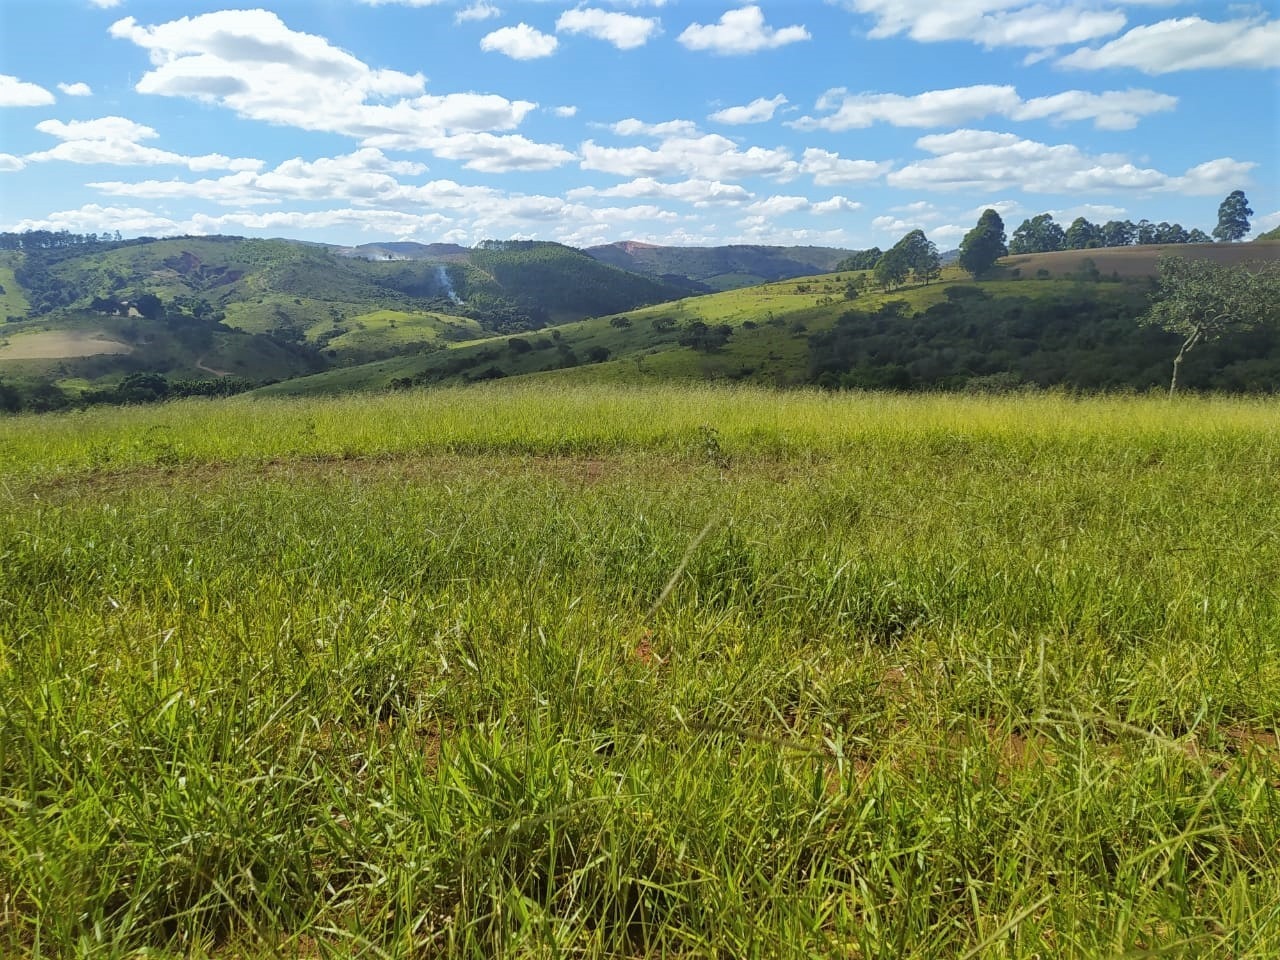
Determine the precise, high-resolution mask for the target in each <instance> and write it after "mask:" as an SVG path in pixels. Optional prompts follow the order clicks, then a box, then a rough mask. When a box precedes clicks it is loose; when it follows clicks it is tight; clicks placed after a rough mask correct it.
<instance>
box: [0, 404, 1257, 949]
mask: <svg viewBox="0 0 1280 960" xmlns="http://www.w3.org/2000/svg"><path fill="white" fill-rule="evenodd" d="M1277 438H1280V413H1278V412H1277V408H1276V405H1275V404H1274V403H1272V402H1270V401H1242V400H1232V401H1225V400H1221V399H1215V400H1203V399H1178V400H1175V401H1168V400H1165V399H1163V398H1161V399H1159V400H1145V399H1115V398H1112V399H1106V400H1100V399H1091V400H1072V399H1067V398H1064V397H1061V396H1032V397H1026V396H1020V397H1016V398H996V399H992V398H972V397H969V398H966V397H945V398H944V397H938V396H928V397H905V396H901V395H899V396H891V395H883V394H862V393H847V394H821V393H816V392H805V391H788V392H782V393H775V392H771V391H764V390H758V389H747V388H742V387H739V388H734V389H725V388H719V389H713V388H707V387H698V386H689V387H672V386H665V387H660V388H654V387H645V388H631V389H626V390H621V389H616V388H602V387H594V388H584V387H572V386H566V385H556V386H554V387H543V388H532V387H528V386H525V387H517V386H513V385H510V384H501V385H496V386H488V387H470V388H464V389H449V388H445V389H437V390H432V391H411V392H406V393H396V394H384V395H379V396H367V397H347V398H343V399H340V400H310V401H265V400H261V399H252V398H247V397H238V398H233V399H231V400H227V401H218V402H216V403H215V402H209V401H182V402H178V403H172V404H166V405H161V406H153V407H148V408H139V409H130V410H121V409H112V410H108V409H101V408H100V409H96V410H90V411H87V412H81V413H76V414H74V415H52V416H49V415H46V416H23V417H17V418H10V419H7V420H4V421H0V556H3V557H4V558H5V559H4V563H3V564H0V596H2V597H4V598H5V602H4V603H0V704H3V706H4V717H5V720H4V723H2V724H0V757H3V758H4V760H3V763H2V764H0V798H2V800H3V802H0V878H2V879H0V887H2V888H3V894H4V897H3V901H2V902H3V909H2V910H0V953H4V954H6V955H12V956H35V955H48V956H71V955H77V956H103V957H109V956H116V957H127V956H143V955H147V956H210V957H228V958H230V957H236V958H243V960H258V958H264V960H265V958H268V957H280V956H300V957H303V956H305V957H310V956H335V957H337V956H341V957H368V958H383V960H385V958H395V960H399V958H404V960H409V958H416V957H423V956H439V957H481V956H485V957H489V956H522V955H524V956H532V955H538V956H542V955H556V954H559V955H572V956H581V957H601V958H604V957H619V956H628V957H630V956H663V955H665V956H698V957H703V956H706V957H710V956H721V955H733V956H769V957H787V958H789V957H796V958H801V957H812V956H866V957H886V958H888V957H904V956H928V957H936V958H940V960H960V958H973V957H986V956H1000V957H1008V958H1015V960H1031V958H1033V957H1045V956H1124V955H1134V956H1136V955H1150V954H1158V955H1174V956H1177V955H1188V956H1204V957H1217V956H1221V957H1228V956H1230V957H1233V958H1241V960H1267V958H1270V957H1272V956H1274V945H1275V944H1276V943H1277V942H1278V941H1280V915H1278V914H1277V912H1276V910H1275V905H1276V903H1278V902H1280V828H1278V824H1280V818H1277V815H1276V807H1275V783H1276V782H1277V779H1278V778H1280V747H1278V745H1277V744H1278V741H1277V730H1278V728H1280V713H1278V711H1277V704H1280V671H1278V670H1277V660H1276V657H1275V644H1274V638H1275V637H1276V636H1277V635H1280V597H1278V596H1277V593H1276V591H1275V589H1274V571H1275V570H1276V569H1277V568H1278V566H1280V541H1278V540H1277V538H1276V537H1274V536H1271V535H1268V533H1267V532H1268V531H1274V530H1275V529H1277V527H1278V526H1280V481H1278V480H1277V478H1278V477H1280V444H1278V441H1277Z"/></svg>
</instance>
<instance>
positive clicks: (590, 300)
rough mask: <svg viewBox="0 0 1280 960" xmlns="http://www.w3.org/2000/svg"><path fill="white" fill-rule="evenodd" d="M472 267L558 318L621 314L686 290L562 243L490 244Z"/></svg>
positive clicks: (474, 258) (475, 253)
mask: <svg viewBox="0 0 1280 960" xmlns="http://www.w3.org/2000/svg"><path fill="white" fill-rule="evenodd" d="M471 263H472V265H473V266H475V267H476V268H478V269H480V270H483V271H485V272H486V273H488V274H490V275H491V276H492V277H493V278H494V279H495V280H497V282H498V283H499V284H500V285H501V287H502V289H503V290H506V291H510V292H511V294H510V295H511V296H512V297H513V298H514V299H516V300H517V301H518V302H520V303H528V304H531V305H535V306H537V307H541V308H542V309H544V310H545V311H547V312H548V313H549V314H551V315H552V316H555V317H557V319H560V318H562V317H564V316H566V315H567V316H569V317H571V318H573V319H577V318H578V317H581V316H584V315H585V316H599V315H602V314H607V313H618V312H621V311H623V310H630V309H632V308H634V307H640V306H645V305H647V304H650V303H660V302H661V301H663V300H673V299H675V298H677V297H679V296H681V295H683V293H684V292H685V291H684V290H681V289H679V288H676V287H672V286H670V285H668V284H664V283H659V282H657V281H654V280H650V279H648V278H646V277H641V276H638V275H636V274H634V273H628V272H626V271H624V270H620V269H618V268H616V267H611V266H609V265H607V264H604V263H601V262H600V261H598V260H596V259H595V258H593V257H590V256H588V255H587V254H585V253H583V252H582V251H580V250H575V249H574V248H573V247H566V246H564V245H563V244H559V243H540V242H535V241H514V240H513V241H504V242H496V241H489V242H486V243H483V244H481V245H480V246H479V247H478V248H477V249H476V250H474V251H473V252H472V254H471Z"/></svg>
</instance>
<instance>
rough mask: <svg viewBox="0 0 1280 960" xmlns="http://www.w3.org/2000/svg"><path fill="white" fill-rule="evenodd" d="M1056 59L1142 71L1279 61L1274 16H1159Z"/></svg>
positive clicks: (1279, 24) (1279, 28)
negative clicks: (1213, 18) (1215, 19)
mask: <svg viewBox="0 0 1280 960" xmlns="http://www.w3.org/2000/svg"><path fill="white" fill-rule="evenodd" d="M1058 63H1059V64H1061V65H1062V66H1064V67H1079V68H1081V69H1086V70H1096V69H1102V68H1114V67H1133V68H1134V69H1137V70H1141V71H1142V72H1143V73H1173V72H1174V71H1178V70H1203V69H1209V68H1224V67H1247V68H1256V69H1261V70H1265V69H1268V68H1270V69H1274V68H1275V67H1276V66H1277V65H1280V20H1271V21H1268V22H1264V23H1259V22H1257V21H1254V20H1228V21H1225V22H1222V23H1214V22H1212V21H1208V20H1202V19H1200V18H1199V17H1180V18H1178V19H1175V20H1162V21H1160V22H1159V23H1153V24H1150V25H1148V26H1141V27H1134V28H1133V29H1132V30H1130V31H1129V32H1128V33H1126V34H1124V35H1123V36H1121V37H1117V38H1116V39H1115V40H1112V41H1111V42H1110V43H1108V44H1105V45H1104V46H1102V47H1098V48H1096V49H1094V48H1090V47H1083V48H1081V49H1079V50H1076V51H1074V52H1073V53H1069V54H1067V55H1066V56H1065V57H1063V58H1061V59H1060V60H1059V61H1058Z"/></svg>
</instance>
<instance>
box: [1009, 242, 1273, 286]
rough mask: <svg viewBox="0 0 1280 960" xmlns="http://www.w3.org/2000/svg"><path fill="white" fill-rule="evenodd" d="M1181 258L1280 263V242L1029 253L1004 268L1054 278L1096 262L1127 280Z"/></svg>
mask: <svg viewBox="0 0 1280 960" xmlns="http://www.w3.org/2000/svg"><path fill="white" fill-rule="evenodd" d="M1170 255H1177V256H1183V257H1191V258H1193V259H1197V260H1213V261H1214V262H1215V263H1221V264H1236V263H1244V262H1246V261H1249V260H1280V242H1276V241H1260V242H1255V243H1181V244H1154V245H1151V246H1142V247H1104V248H1103V249H1100V250H1059V251H1057V252H1055V253H1029V254H1020V255H1018V256H1010V257H1005V258H1004V259H1003V260H1001V261H1000V266H1002V267H1006V268H1008V269H1010V270H1013V269H1016V270H1021V271H1022V276H1023V277H1024V278H1025V277H1034V276H1036V274H1037V272H1038V271H1040V270H1048V271H1049V274H1050V276H1052V277H1065V276H1067V275H1069V274H1079V273H1081V272H1082V271H1085V270H1087V269H1088V263H1087V261H1089V260H1092V261H1093V264H1094V266H1096V267H1097V268H1098V272H1099V273H1101V274H1102V275H1103V276H1104V277H1110V276H1112V275H1113V274H1118V275H1119V276H1120V277H1122V278H1125V279H1141V278H1143V277H1153V276H1155V275H1156V260H1157V259H1158V258H1159V257H1161V256H1170Z"/></svg>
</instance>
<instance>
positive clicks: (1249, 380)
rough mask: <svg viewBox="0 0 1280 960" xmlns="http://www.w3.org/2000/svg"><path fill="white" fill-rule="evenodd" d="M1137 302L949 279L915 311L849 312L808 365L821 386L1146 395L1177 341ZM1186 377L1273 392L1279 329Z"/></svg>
mask: <svg viewBox="0 0 1280 960" xmlns="http://www.w3.org/2000/svg"><path fill="white" fill-rule="evenodd" d="M1102 291H1105V292H1106V295H1103V292H1102ZM1117 294H1118V295H1117ZM1145 304H1146V297H1145V291H1143V290H1141V289H1137V290H1127V291H1126V290H1119V291H1115V290H1113V289H1112V288H1109V287H1105V286H1104V287H1101V288H1099V287H1096V286H1094V287H1091V286H1085V285H1080V286H1078V287H1077V288H1076V289H1075V290H1073V291H1072V292H1070V293H1060V294H1058V295H1055V296H1048V297H1028V296H1016V295H1015V296H1003V297H1000V298H999V299H994V298H991V297H989V296H988V295H987V294H985V293H984V292H983V289H982V287H981V286H980V285H976V286H958V285H957V286H951V287H949V288H948V289H947V298H946V300H944V301H942V302H938V303H934V304H933V305H931V306H929V307H928V308H926V309H924V310H917V311H911V310H910V309H909V308H908V307H907V304H906V303H905V302H901V301H899V302H894V301H890V302H888V303H885V304H883V305H882V306H880V307H879V308H878V309H876V310H873V311H864V310H850V311H848V312H846V313H845V314H844V315H843V316H841V317H840V319H839V320H838V321H837V322H836V324H835V326H834V327H833V328H832V329H831V330H830V331H824V332H820V333H815V334H814V335H813V336H812V337H811V338H810V367H809V369H810V373H811V375H812V377H813V378H814V380H815V381H816V382H817V383H819V384H823V385H826V386H845V387H877V388H894V389H907V390H919V389H940V388H941V389H960V388H966V387H970V388H993V387H997V386H998V387H1009V386H1013V385H1017V384H1026V385H1032V386H1067V387H1073V388H1077V389H1084V390H1097V389H1106V390H1115V389H1123V388H1132V389H1138V390H1146V389H1150V388H1151V387H1154V386H1156V385H1158V384H1161V383H1165V382H1167V380H1168V363H1169V359H1170V358H1171V357H1172V356H1173V355H1174V353H1176V352H1177V349H1178V344H1179V342H1180V341H1181V339H1182V338H1181V337H1180V336H1178V335H1177V334H1176V333H1170V332H1167V331H1165V330H1160V329H1153V328H1152V327H1150V326H1148V327H1143V326H1141V325H1139V324H1138V322H1137V318H1138V316H1139V315H1140V314H1141V313H1142V311H1143V308H1144V306H1145ZM1272 309H1273V311H1274V308H1272ZM1184 382H1185V383H1186V384H1187V385H1188V386H1191V387H1192V388H1194V389H1202V390H1231V391H1248V390H1267V391H1271V390H1276V389H1277V388H1280V324H1270V325H1267V326H1264V327H1261V328H1259V329H1254V330H1252V331H1250V332H1248V333H1241V334H1240V335H1237V336H1234V337H1231V338H1229V339H1224V340H1222V341H1220V342H1219V343H1217V344H1215V345H1214V346H1213V347H1211V348H1209V349H1205V350H1203V352H1202V353H1201V354H1200V355H1199V356H1197V357H1196V358H1195V362H1194V364H1192V363H1188V365H1187V367H1186V369H1185V373H1184Z"/></svg>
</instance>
